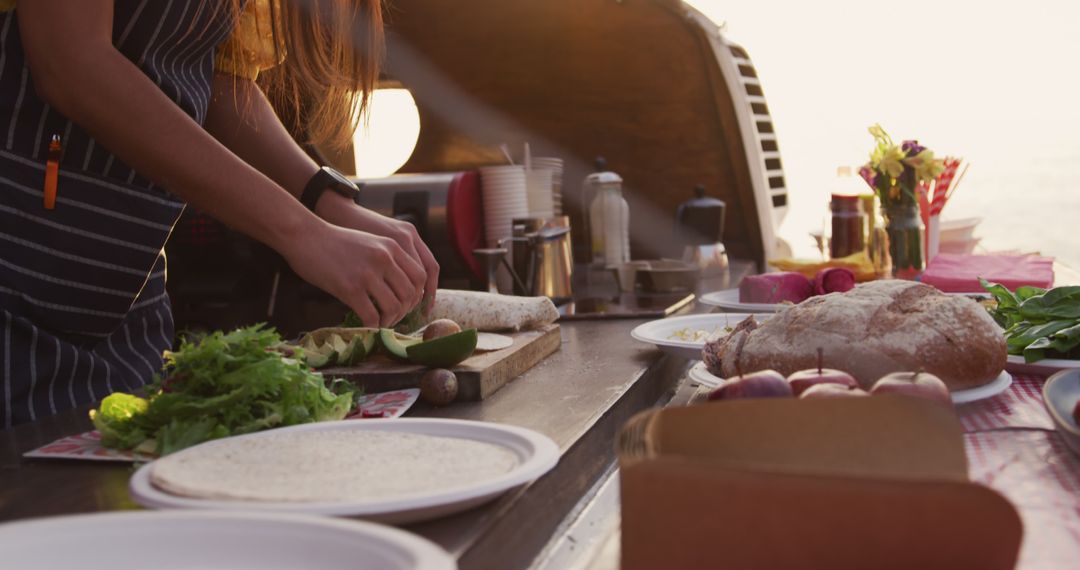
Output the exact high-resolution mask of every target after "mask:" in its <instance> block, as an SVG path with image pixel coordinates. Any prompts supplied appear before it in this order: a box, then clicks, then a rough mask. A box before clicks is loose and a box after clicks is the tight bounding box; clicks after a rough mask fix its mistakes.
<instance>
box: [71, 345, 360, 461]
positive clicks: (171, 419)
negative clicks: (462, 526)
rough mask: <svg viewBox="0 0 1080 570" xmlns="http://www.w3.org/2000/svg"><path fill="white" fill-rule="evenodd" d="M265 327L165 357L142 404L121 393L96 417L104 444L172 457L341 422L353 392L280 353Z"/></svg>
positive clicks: (183, 348)
mask: <svg viewBox="0 0 1080 570" xmlns="http://www.w3.org/2000/svg"><path fill="white" fill-rule="evenodd" d="M280 342H281V338H280V337H279V336H278V334H277V332H275V331H274V330H272V329H269V328H266V327H265V326H264V325H255V326H251V327H247V328H242V329H237V330H235V331H232V332H229V333H222V332H215V333H212V334H209V335H207V336H205V337H202V338H200V339H197V340H195V341H188V340H185V341H184V342H183V343H182V344H181V346H180V350H178V351H176V352H172V353H166V355H165V359H166V362H165V368H164V373H165V375H164V377H163V378H158V379H156V380H155V382H154V383H152V384H151V385H150V386H149V387H148V392H149V393H150V394H152V395H151V396H150V397H149V398H147V399H143V398H139V397H137V396H132V395H130V394H123V393H116V394H113V395H111V396H109V397H107V398H105V399H104V400H102V402H101V405H100V407H99V408H98V409H97V410H94V411H91V412H90V418H91V420H93V422H94V426H95V427H96V428H97V429H98V431H100V432H101V435H102V443H103V444H104V445H105V446H107V447H116V448H121V449H132V448H137V449H138V450H139V451H154V452H156V453H157V454H159V455H166V454H169V453H172V452H174V451H178V450H180V449H183V448H185V447H189V446H192V445H195V444H197V443H201V442H203V441H207V440H210V439H217V438H221V437H227V436H230V435H239V434H244V433H250V432H254V431H259V430H263V429H268V428H273V427H280V426H289V425H296V424H302V423H309V422H317V421H325V420H339V419H341V418H343V417H345V414H347V413H348V412H349V410H350V409H351V408H352V405H353V390H352V387H351V385H349V384H348V383H347V382H344V381H341V380H333V381H331V382H330V385H329V387H327V383H326V381H325V380H324V379H323V377H322V375H321V374H317V373H315V372H312V371H311V370H309V369H308V368H307V367H306V366H305V365H303V364H302V363H301V362H298V361H297V360H294V359H292V358H286V357H284V356H283V355H282V354H281V353H279V352H277V351H276V350H275V347H276V346H278V345H279V343H280Z"/></svg>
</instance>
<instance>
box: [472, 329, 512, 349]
mask: <svg viewBox="0 0 1080 570" xmlns="http://www.w3.org/2000/svg"><path fill="white" fill-rule="evenodd" d="M511 346H514V339H512V338H510V337H508V336H506V335H503V334H495V333H488V332H482V333H477V335H476V350H477V352H494V351H496V350H502V349H504V348H510V347H511Z"/></svg>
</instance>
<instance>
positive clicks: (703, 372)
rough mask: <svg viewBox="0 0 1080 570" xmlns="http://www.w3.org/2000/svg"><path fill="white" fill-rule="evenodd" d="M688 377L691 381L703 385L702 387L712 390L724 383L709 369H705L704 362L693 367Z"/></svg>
mask: <svg viewBox="0 0 1080 570" xmlns="http://www.w3.org/2000/svg"><path fill="white" fill-rule="evenodd" d="M687 376H689V377H690V379H691V380H693V381H694V382H697V383H698V384H701V385H702V386H704V387H706V388H708V389H710V390H712V389H713V388H715V387H717V386H719V385H720V384H722V383H723V382H724V379H723V378H720V377H718V376H716V375H714V374H713V373H712V372H709V369H708V368H706V367H705V363H704V362H698V363H697V364H695V365H693V366H691V367H690V372H688V373H687Z"/></svg>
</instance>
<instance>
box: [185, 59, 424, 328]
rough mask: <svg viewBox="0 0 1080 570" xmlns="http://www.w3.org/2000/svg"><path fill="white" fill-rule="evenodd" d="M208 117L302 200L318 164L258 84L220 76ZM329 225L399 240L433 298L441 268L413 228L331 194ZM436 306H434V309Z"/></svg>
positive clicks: (324, 211)
mask: <svg viewBox="0 0 1080 570" xmlns="http://www.w3.org/2000/svg"><path fill="white" fill-rule="evenodd" d="M212 93H213V95H212V97H211V98H210V108H209V111H208V113H207V116H206V124H205V127H206V130H207V131H208V132H210V134H212V135H213V136H214V137H215V138H217V140H218V141H219V142H221V143H222V144H224V145H225V146H226V147H228V148H229V149H230V150H232V151H233V152H234V153H236V154H237V156H239V157H240V158H241V159H243V160H244V161H245V162H247V163H248V164H250V165H252V166H254V167H255V168H256V169H258V170H259V171H260V172H262V173H263V174H265V175H267V176H269V177H270V178H271V179H273V180H274V181H275V182H277V183H278V184H279V185H281V187H282V188H284V189H285V190H288V191H289V192H290V193H292V194H293V195H294V196H297V197H299V195H300V193H301V192H302V191H303V189H304V186H305V185H306V184H307V182H308V180H310V179H311V177H312V175H314V173H315V171H316V170H317V169H318V165H317V164H316V163H315V162H314V161H313V160H311V158H310V157H309V156H308V155H307V153H305V152H304V151H303V149H301V148H300V146H299V145H297V144H296V142H295V141H294V140H293V138H292V137H291V136H290V135H289V132H288V131H287V130H286V129H285V127H284V126H283V125H282V124H281V121H280V120H279V119H278V116H277V115H276V114H275V113H274V110H273V108H272V107H271V105H270V102H269V101H268V100H267V99H266V96H265V95H264V94H263V92H262V90H261V89H259V87H258V85H256V84H255V83H254V82H253V81H251V80H249V79H244V78H240V77H236V76H233V75H227V74H220V73H219V74H217V75H215V77H214V84H213V90H212ZM315 212H316V213H317V214H318V215H319V216H320V217H321V218H323V219H324V220H326V221H328V222H330V223H332V224H336V225H339V226H343V227H347V228H352V229H356V230H361V231H365V232H370V233H373V234H377V235H381V236H385V237H388V238H391V239H393V240H394V241H395V242H397V244H398V245H399V246H401V248H402V249H404V250H405V252H406V253H407V254H408V255H409V256H410V257H412V258H413V260H414V261H416V262H417V263H418V264H420V265H421V266H423V268H424V271H425V273H426V275H427V278H426V280H425V281H424V282H422V283H420V285H421V286H423V287H424V288H425V291H426V295H427V296H428V297H433V296H434V294H435V289H436V287H437V286H438V283H439V264H438V262H436V261H435V256H433V255H432V254H431V251H430V250H429V249H428V247H427V246H426V245H425V244H424V242H423V240H421V239H420V235H419V234H417V232H416V228H415V227H413V225H412V224H409V223H407V222H402V221H400V220H394V219H392V218H387V217H386V216H381V215H379V214H377V213H375V212H372V211H370V210H366V209H364V208H361V207H360V206H358V205H356V204H354V203H352V202H351V201H349V200H346V199H344V198H343V197H342V196H340V195H338V194H336V193H334V192H325V193H323V195H322V197H321V198H320V200H319V203H318V204H317V205H316V207H315ZM431 306H432V303H428V308H429V310H430V308H431Z"/></svg>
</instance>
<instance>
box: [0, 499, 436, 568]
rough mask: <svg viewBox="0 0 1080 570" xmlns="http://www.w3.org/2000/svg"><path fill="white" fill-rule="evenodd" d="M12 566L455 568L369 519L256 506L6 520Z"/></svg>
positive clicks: (5, 548)
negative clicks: (265, 509)
mask: <svg viewBox="0 0 1080 570" xmlns="http://www.w3.org/2000/svg"><path fill="white" fill-rule="evenodd" d="M0 552H3V553H4V567H5V568H79V569H80V570H126V569H131V570H135V569H142V568H231V569H233V570H248V569H251V570H255V569H257V570H273V569H281V568H308V569H310V570H323V569H327V570H329V569H339V568H371V569H380V570H421V569H423V570H452V569H454V568H457V563H456V562H454V559H453V558H451V557H450V555H449V554H447V553H446V551H444V550H443V549H442V548H439V547H438V546H436V545H435V544H433V543H431V542H429V541H428V540H426V539H423V538H420V537H419V536H416V535H413V534H410V533H407V532H405V531H403V530H398V529H396V528H391V527H387V526H382V525H377V524H373V523H366V522H360V521H346V520H340V519H332V518H326V517H315V516H310V515H296V514H281V513H254V512H214V513H211V512H205V511H203V512H198V511H175V512H167V513H162V512H113V513H98V514H90V515H73V516H63V517H50V518H44V519H32V520H26V521H18V522H13V523H6V524H2V525H0Z"/></svg>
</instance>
